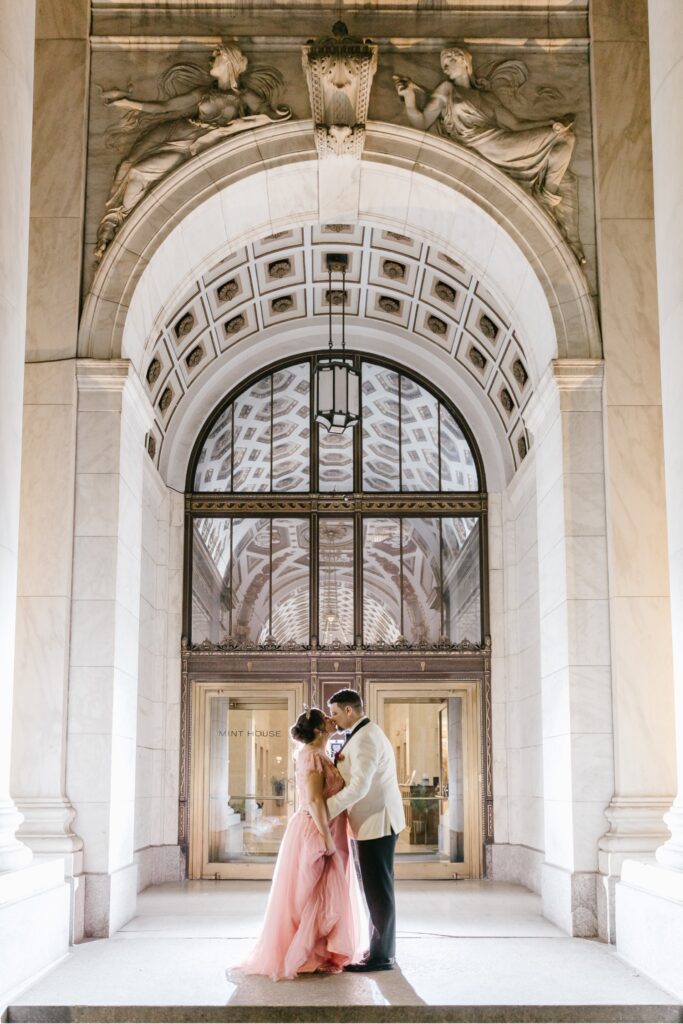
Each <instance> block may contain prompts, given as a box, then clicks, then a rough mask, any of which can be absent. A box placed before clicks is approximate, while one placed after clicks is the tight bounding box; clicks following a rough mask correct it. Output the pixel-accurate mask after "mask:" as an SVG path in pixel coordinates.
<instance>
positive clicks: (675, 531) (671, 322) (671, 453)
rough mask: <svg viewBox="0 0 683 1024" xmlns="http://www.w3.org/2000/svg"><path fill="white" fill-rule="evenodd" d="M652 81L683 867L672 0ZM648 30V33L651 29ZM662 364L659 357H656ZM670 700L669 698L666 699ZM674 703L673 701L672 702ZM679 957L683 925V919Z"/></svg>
mask: <svg viewBox="0 0 683 1024" xmlns="http://www.w3.org/2000/svg"><path fill="white" fill-rule="evenodd" d="M648 10H649V18H650V32H649V39H650V45H651V60H650V73H651V82H652V149H653V154H652V155H653V169H654V184H655V195H654V199H655V230H656V240H657V284H658V295H659V329H660V344H661V385H662V414H663V435H664V468H665V473H666V498H667V505H668V541H669V552H668V570H669V578H670V587H671V621H672V624H673V671H674V693H675V696H674V716H675V717H674V720H675V724H676V790H677V797H676V800H675V802H674V804H673V806H672V808H671V810H670V812H669V814H668V815H667V818H666V824H667V826H668V827H669V829H670V830H671V838H670V839H669V840H668V841H667V843H666V845H665V846H663V847H661V848H660V849H659V850H658V851H657V857H658V859H659V860H660V862H661V863H662V864H663V865H666V866H668V867H670V868H674V869H676V870H677V871H679V872H680V871H681V870H683V629H681V621H682V620H683V524H682V522H681V508H682V507H683V441H682V440H681V438H682V437H683V354H682V353H681V344H680V324H681V311H682V310H683V252H682V251H681V227H682V224H683V213H682V212H681V187H680V171H679V168H680V165H681V158H682V155H683V124H682V123H681V113H680V106H679V104H678V103H677V102H676V101H677V99H678V97H679V95H680V89H681V83H682V82H683V69H682V65H681V57H682V50H681V30H682V28H683V11H681V7H680V5H679V4H676V3H675V2H672V0H665V2H664V3H660V4H656V5H655V4H650V5H649V8H648ZM643 34H644V35H646V34H647V32H646V30H644V31H643ZM653 362H654V361H653ZM663 703H665V702H663ZM665 706H668V702H666V703H665ZM678 936H679V942H678V944H677V946H676V949H677V951H678V954H679V956H681V955H683V927H681V924H680V920H679V924H678Z"/></svg>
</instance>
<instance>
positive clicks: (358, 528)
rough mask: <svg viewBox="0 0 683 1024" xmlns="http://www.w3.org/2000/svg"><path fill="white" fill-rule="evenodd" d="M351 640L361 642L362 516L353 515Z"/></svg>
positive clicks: (356, 642) (355, 642)
mask: <svg viewBox="0 0 683 1024" xmlns="http://www.w3.org/2000/svg"><path fill="white" fill-rule="evenodd" d="M353 568H354V571H353V634H354V636H353V642H354V646H355V645H357V644H362V643H363V626H364V623H363V517H362V515H361V513H360V512H355V513H354V516H353Z"/></svg>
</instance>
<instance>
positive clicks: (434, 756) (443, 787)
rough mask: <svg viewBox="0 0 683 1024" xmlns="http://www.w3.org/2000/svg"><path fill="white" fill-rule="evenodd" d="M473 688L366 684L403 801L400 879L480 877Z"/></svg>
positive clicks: (475, 699)
mask: <svg viewBox="0 0 683 1024" xmlns="http://www.w3.org/2000/svg"><path fill="white" fill-rule="evenodd" d="M477 690H478V687H477V684H476V683H464V684H456V685H454V686H453V687H448V688H444V687H443V684H441V685H439V684H436V686H434V685H432V684H414V685H413V684H409V683H400V684H388V683H378V684H375V686H373V685H372V684H369V686H368V692H369V697H370V708H371V710H370V714H371V717H372V716H374V717H375V720H376V721H377V722H378V723H379V724H380V725H381V726H382V728H383V729H384V731H385V732H386V734H387V736H388V737H389V739H390V741H391V745H392V747H393V750H394V755H395V757H396V769H397V774H398V780H399V787H400V790H401V794H402V796H403V809H404V813H405V818H406V828H405V830H404V831H403V832H402V833H401V834H400V836H399V839H398V843H397V847H396V875H397V877H399V878H435V877H436V878H448V877H452V876H454V875H469V876H470V877H478V876H479V875H481V871H482V827H481V799H480V781H479V779H480V772H479V764H480V743H479V728H478V722H479V715H478V708H479V702H478V692H477Z"/></svg>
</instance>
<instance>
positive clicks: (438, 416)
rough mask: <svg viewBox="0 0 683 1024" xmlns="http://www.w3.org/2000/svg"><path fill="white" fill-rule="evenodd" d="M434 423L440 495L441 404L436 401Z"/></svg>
mask: <svg viewBox="0 0 683 1024" xmlns="http://www.w3.org/2000/svg"><path fill="white" fill-rule="evenodd" d="M436 422H437V427H436V441H437V445H436V456H437V458H438V460H439V462H438V465H439V494H440V493H441V491H442V490H443V486H442V479H441V402H439V401H437V403H436Z"/></svg>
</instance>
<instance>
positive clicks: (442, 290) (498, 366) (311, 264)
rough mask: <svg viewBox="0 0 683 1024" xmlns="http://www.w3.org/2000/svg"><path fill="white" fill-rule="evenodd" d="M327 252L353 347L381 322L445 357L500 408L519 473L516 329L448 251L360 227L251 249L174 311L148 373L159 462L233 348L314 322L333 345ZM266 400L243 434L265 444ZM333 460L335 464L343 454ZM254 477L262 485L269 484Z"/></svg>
mask: <svg viewBox="0 0 683 1024" xmlns="http://www.w3.org/2000/svg"><path fill="white" fill-rule="evenodd" d="M328 253H343V254H345V255H346V256H347V258H348V270H347V275H346V288H345V291H344V294H342V289H341V285H340V284H339V283H334V282H333V285H332V290H331V291H332V294H331V299H332V303H333V309H334V311H335V312H336V313H339V312H340V311H341V307H342V303H343V304H344V309H345V312H346V316H347V340H349V339H354V345H353V347H355V348H359V349H362V326H363V325H367V326H373V327H377V326H378V325H381V326H383V327H384V329H386V330H388V331H389V332H390V331H391V330H392V328H393V329H395V330H396V331H397V332H402V333H403V334H405V333H406V332H407V333H409V334H412V335H414V336H415V337H416V338H418V339H419V340H420V343H421V344H422V345H423V346H424V345H427V346H431V345H433V346H435V347H436V348H437V349H440V350H441V351H443V352H446V353H447V354H448V356H449V357H450V358H451V359H452V360H453V368H454V371H455V372H456V373H457V374H458V375H459V376H460V377H463V376H464V377H465V378H466V379H467V380H468V381H469V383H470V384H471V385H473V386H474V387H475V388H476V389H478V390H480V392H481V395H482V400H483V401H484V402H486V403H490V405H492V406H493V409H494V410H495V415H496V416H497V417H498V418H499V420H500V423H501V426H502V429H503V431H504V433H505V436H506V438H507V443H508V445H509V448H510V451H511V454H512V459H513V461H514V464H515V466H518V465H519V464H520V462H521V461H522V459H523V458H524V457H525V455H526V453H527V450H528V446H529V437H528V434H527V430H526V426H525V422H524V412H525V408H526V405H527V403H528V401H529V399H530V397H531V392H532V382H531V379H530V369H529V361H528V358H527V355H526V353H525V352H524V349H523V345H522V341H521V339H520V338H519V337H518V335H517V333H516V331H515V327H514V324H513V323H511V322H510V321H509V319H508V318H507V317H506V316H505V314H504V313H503V311H502V310H501V309H500V308H499V306H498V305H497V303H496V300H495V299H494V297H493V296H492V295H491V294H490V293H489V292H488V290H487V289H486V287H485V285H484V284H483V283H482V282H481V281H480V280H479V279H478V278H477V277H475V276H474V275H473V274H472V273H471V272H470V271H469V270H468V269H467V268H466V267H465V266H463V265H462V264H460V263H458V262H457V261H456V260H454V259H452V258H451V257H450V256H448V255H447V254H446V253H444V252H442V251H440V250H439V249H437V248H435V247H433V246H430V245H428V244H426V243H423V242H421V241H420V240H418V239H414V238H411V237H408V236H406V235H403V234H400V233H398V232H394V231H388V230H385V229H383V228H376V227H372V226H370V225H363V224H321V225H313V226H308V227H304V228H297V229H294V230H290V231H279V232H277V233H275V234H273V235H270V236H268V237H267V238H263V239H261V240H259V241H257V242H253V243H251V244H250V245H248V246H245V247H243V248H241V249H239V250H238V251H237V252H234V253H231V254H229V255H227V256H226V257H225V259H223V260H222V261H220V262H219V263H217V264H216V265H215V266H213V267H212V268H211V269H209V270H207V271H206V273H204V274H203V275H202V277H201V278H199V279H197V280H196V281H194V282H193V283H192V284H191V285H190V286H189V287H188V289H187V291H186V292H185V294H184V295H182V296H181V297H179V300H178V303H177V305H176V307H175V308H166V310H165V311H164V314H163V317H164V319H163V321H162V322H159V324H158V328H157V330H156V331H155V333H154V335H153V336H152V338H151V339H150V341H149V342H148V345H147V354H146V357H145V364H144V372H143V384H144V386H145V388H146V390H147V392H148V395H149V397H150V400H151V402H152V403H153V406H154V410H155V423H154V427H153V430H152V434H151V437H150V443H149V449H150V454H151V455H152V457H153V458H154V459H155V461H157V462H158V460H159V458H160V455H161V451H162V449H163V445H164V440H165V437H166V433H167V431H168V429H169V427H170V425H171V424H172V422H173V417H174V416H175V415H176V413H177V411H178V409H179V407H180V406H181V404H182V402H183V399H184V397H185V396H186V395H187V394H188V393H189V392H190V391H191V389H192V388H193V386H194V385H195V383H198V382H200V381H201V380H203V379H204V375H206V374H211V372H212V369H213V368H215V364H216V361H217V360H218V359H220V357H221V356H222V354H223V353H224V352H226V350H228V349H229V348H230V347H231V346H233V345H235V344H236V343H237V342H240V343H241V342H245V341H249V340H251V339H253V341H254V342H257V341H258V338H259V336H260V335H261V334H262V332H264V331H265V330H270V329H276V328H278V327H279V326H285V325H291V324H295V323H299V324H303V323H307V324H310V323H317V324H319V327H320V336H321V339H322V338H325V337H326V335H327V324H326V319H327V315H328V308H329V303H328V292H329V291H330V289H329V286H328V276H327V264H326V255H327V254H328ZM356 339H357V341H356ZM287 394H288V396H289V399H290V400H291V398H292V396H291V392H289V391H288V392H287ZM258 402H259V396H258V395H255V396H254V406H253V409H251V410H247V409H245V410H244V417H243V421H242V422H240V423H239V424H238V426H239V427H240V428H241V429H243V431H244V432H245V433H246V432H247V431H251V430H254V431H255V433H254V435H253V436H254V437H256V438H257V439H258V438H259V437H260V438H261V439H262V440H263V441H265V434H264V433H263V425H262V424H261V428H260V433H259V426H258V425H257V423H256V422H255V421H254V419H253V418H252V419H250V417H252V416H253V417H254V418H255V417H257V415H258ZM245 440H246V438H245ZM282 443H283V444H286V440H285V439H284V438H283V439H282ZM331 454H332V455H335V456H338V455H339V450H336V452H335V450H334V449H332V451H331ZM333 463H334V458H332V459H331V460H330V474H331V476H330V480H329V485H330V486H329V489H332V488H333V487H334V479H333V478H334V476H335V474H334V472H333V470H332V466H333ZM340 467H341V463H340V466H339V467H338V468H340ZM238 472H240V473H241V472H245V473H247V474H249V472H250V467H249V466H248V465H242V464H240V466H239V467H238ZM284 472H286V473H290V472H291V474H292V475H293V477H296V475H297V472H298V470H297V467H296V465H295V464H292V466H291V467H288V468H287V469H283V473H284ZM251 475H252V477H253V473H252V474H251ZM257 479H258V480H259V481H260V483H259V486H263V478H262V477H259V478H257ZM337 483H338V480H337ZM291 489H296V488H294V487H292V488H291Z"/></svg>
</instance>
